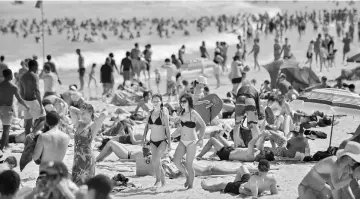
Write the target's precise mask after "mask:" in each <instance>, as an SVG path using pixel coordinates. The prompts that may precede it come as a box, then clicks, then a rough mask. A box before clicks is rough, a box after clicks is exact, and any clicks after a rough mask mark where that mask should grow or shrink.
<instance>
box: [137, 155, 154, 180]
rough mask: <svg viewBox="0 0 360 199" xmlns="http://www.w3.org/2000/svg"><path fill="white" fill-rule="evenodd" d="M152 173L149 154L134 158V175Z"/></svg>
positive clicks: (152, 168)
mask: <svg viewBox="0 0 360 199" xmlns="http://www.w3.org/2000/svg"><path fill="white" fill-rule="evenodd" d="M147 175H151V176H152V175H154V167H153V165H152V162H151V156H147V157H138V158H136V176H147Z"/></svg>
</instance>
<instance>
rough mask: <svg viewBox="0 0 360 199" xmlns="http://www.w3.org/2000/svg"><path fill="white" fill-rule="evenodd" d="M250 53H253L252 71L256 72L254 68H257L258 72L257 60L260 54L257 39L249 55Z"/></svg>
mask: <svg viewBox="0 0 360 199" xmlns="http://www.w3.org/2000/svg"><path fill="white" fill-rule="evenodd" d="M251 53H254V70H256V67H258V70H259V71H260V65H259V60H258V58H259V53H260V46H259V40H258V39H254V46H253V49H252V50H251V51H250V52H249V55H250V54H251ZM244 60H245V59H244Z"/></svg>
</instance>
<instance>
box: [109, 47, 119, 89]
mask: <svg viewBox="0 0 360 199" xmlns="http://www.w3.org/2000/svg"><path fill="white" fill-rule="evenodd" d="M109 59H110V65H111V67H112V71H113V72H112V73H111V82H112V85H111V89H110V92H111V93H112V92H113V89H114V85H115V77H114V71H115V70H114V68H115V69H116V71H117V72H118V73H119V75H120V71H119V69H118V67H117V66H116V61H115V59H114V54H113V53H110V54H109Z"/></svg>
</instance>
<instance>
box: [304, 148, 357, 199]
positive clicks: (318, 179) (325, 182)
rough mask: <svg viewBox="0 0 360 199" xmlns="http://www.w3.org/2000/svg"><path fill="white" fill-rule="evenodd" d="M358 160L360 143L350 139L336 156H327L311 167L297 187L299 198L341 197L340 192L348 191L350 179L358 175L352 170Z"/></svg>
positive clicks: (338, 198)
mask: <svg viewBox="0 0 360 199" xmlns="http://www.w3.org/2000/svg"><path fill="white" fill-rule="evenodd" d="M359 162H360V144H359V143H357V142H352V141H350V142H349V143H348V144H347V145H346V147H345V149H343V150H339V151H338V152H337V156H330V157H327V158H325V159H323V160H321V161H320V162H318V163H317V164H316V165H315V166H313V167H312V169H311V170H310V171H309V173H307V174H306V176H305V177H304V179H303V180H302V181H301V183H300V185H299V187H298V191H299V199H323V198H334V199H340V198H342V197H341V194H347V193H346V192H348V191H349V192H350V189H348V188H346V187H347V186H348V185H349V184H350V181H351V180H353V179H354V178H358V177H359V176H358V174H357V172H356V173H354V170H353V169H354V167H356V165H357V164H356V163H359ZM342 192H343V193H342ZM348 194H350V193H348Z"/></svg>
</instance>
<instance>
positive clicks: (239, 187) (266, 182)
mask: <svg viewBox="0 0 360 199" xmlns="http://www.w3.org/2000/svg"><path fill="white" fill-rule="evenodd" d="M258 170H259V172H258V173H256V174H253V175H251V174H250V172H249V170H248V168H247V167H246V166H245V165H242V166H241V167H240V169H239V171H238V173H237V175H236V177H235V180H234V182H229V183H227V182H222V183H219V184H213V185H208V184H207V183H206V182H205V181H204V180H203V181H202V182H201V187H202V188H203V189H205V190H208V191H223V192H224V193H232V194H236V195H238V194H243V195H246V196H253V198H258V195H260V194H262V193H263V192H265V191H267V190H270V193H271V194H273V195H274V194H278V190H277V182H276V179H275V176H274V175H272V174H268V172H269V170H270V164H269V162H268V161H267V160H265V159H262V160H260V161H259V165H258Z"/></svg>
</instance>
